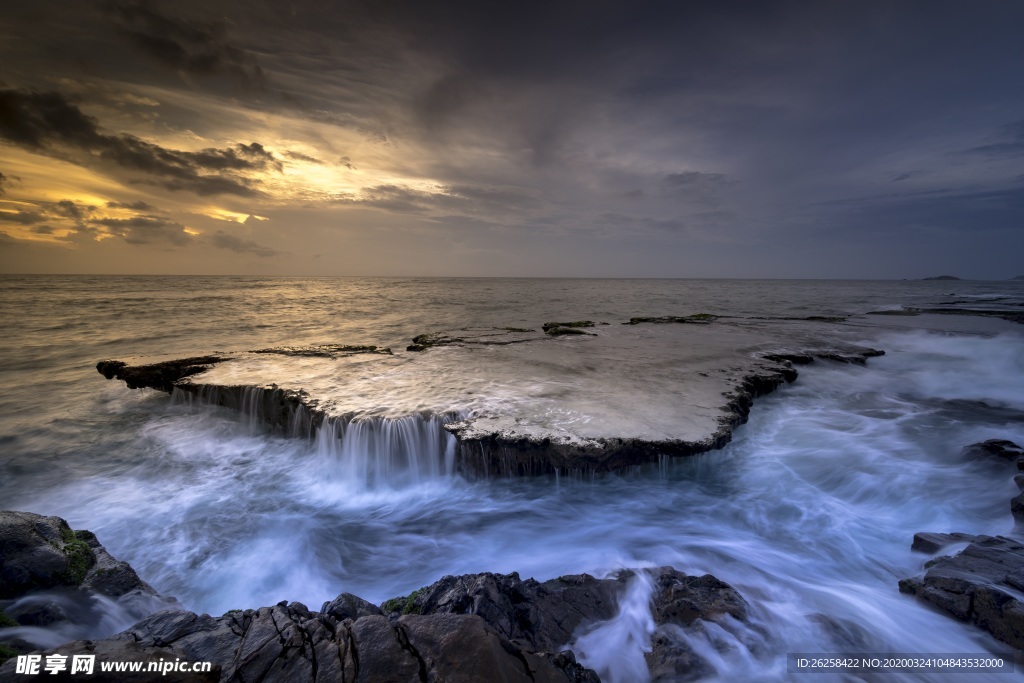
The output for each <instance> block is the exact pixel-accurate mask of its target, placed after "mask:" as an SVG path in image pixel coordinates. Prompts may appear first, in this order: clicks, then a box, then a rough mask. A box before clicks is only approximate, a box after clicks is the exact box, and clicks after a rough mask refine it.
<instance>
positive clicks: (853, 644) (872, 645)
mask: <svg viewBox="0 0 1024 683" xmlns="http://www.w3.org/2000/svg"><path fill="white" fill-rule="evenodd" d="M807 619H808V621H811V622H814V623H816V624H817V625H818V626H819V627H820V628H821V630H822V631H823V632H824V633H825V635H826V636H827V637H828V638H829V640H831V641H832V643H833V644H834V645H835V647H836V650H835V651H836V652H884V651H885V648H886V645H885V643H884V642H883V641H882V640H881V639H880V638H878V637H877V636H875V635H874V634H873V633H871V632H870V631H868V630H867V629H865V628H864V627H862V626H860V625H859V624H857V623H856V622H853V621H850V620H848V619H839V618H837V617H831V616H829V615H827V614H809V615H807Z"/></svg>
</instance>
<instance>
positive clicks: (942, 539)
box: [910, 531, 978, 554]
mask: <svg viewBox="0 0 1024 683" xmlns="http://www.w3.org/2000/svg"><path fill="white" fill-rule="evenodd" d="M977 538H978V537H977V536H974V535H973V534H960V533H952V534H937V533H931V532H927V531H919V532H918V533H916V534H914V542H913V543H912V544H911V545H910V549H911V550H914V551H916V552H919V553H929V554H931V553H937V552H939V551H940V550H942V549H943V548H946V547H949V546H951V545H955V544H957V543H967V542H970V541H974V540H976V539H977Z"/></svg>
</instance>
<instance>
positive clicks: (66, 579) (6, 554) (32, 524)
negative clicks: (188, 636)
mask: <svg viewBox="0 0 1024 683" xmlns="http://www.w3.org/2000/svg"><path fill="white" fill-rule="evenodd" d="M0 557H2V558H3V563H2V564H0V599H11V598H17V597H20V596H22V595H25V594H26V593H28V592H29V591H32V590H39V589H45V588H57V587H69V588H80V589H82V590H85V591H90V592H93V593H98V594H101V595H105V596H107V597H111V598H117V597H121V596H122V595H125V594H126V593H129V592H131V591H141V592H143V593H148V594H150V595H156V591H154V590H153V588H152V587H151V586H149V585H148V584H147V583H146V582H144V581H143V580H142V579H140V578H139V576H138V575H137V574H136V573H135V570H134V569H132V568H131V567H130V566H129V565H128V563H126V562H118V561H117V560H115V559H114V558H113V557H111V555H110V553H108V552H107V551H106V549H105V548H104V547H103V546H102V545H100V542H99V541H98V540H96V536H95V534H93V533H92V532H91V531H73V530H72V529H71V527H70V526H68V523H67V522H66V521H64V520H63V519H61V518H60V517H43V516H42V515H37V514H33V513H31V512H11V511H3V512H0Z"/></svg>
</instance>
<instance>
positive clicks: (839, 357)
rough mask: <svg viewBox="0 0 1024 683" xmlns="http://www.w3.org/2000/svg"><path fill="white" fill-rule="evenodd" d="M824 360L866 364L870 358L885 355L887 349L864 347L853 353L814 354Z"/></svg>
mask: <svg viewBox="0 0 1024 683" xmlns="http://www.w3.org/2000/svg"><path fill="white" fill-rule="evenodd" d="M814 355H815V356H817V357H818V358H821V359H823V360H833V361H836V362H838V363H853V364H855V365H866V364H867V359H868V358H875V357H876V356H884V355H885V351H882V350H881V349H863V350H861V351H855V352H852V353H835V352H822V353H816V354H814Z"/></svg>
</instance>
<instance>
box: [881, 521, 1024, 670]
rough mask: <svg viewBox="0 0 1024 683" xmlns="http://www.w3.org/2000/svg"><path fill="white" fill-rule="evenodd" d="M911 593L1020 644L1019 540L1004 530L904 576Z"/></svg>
mask: <svg viewBox="0 0 1024 683" xmlns="http://www.w3.org/2000/svg"><path fill="white" fill-rule="evenodd" d="M899 587H900V591H901V592H903V593H909V594H911V595H915V596H917V597H918V598H920V599H922V600H924V601H926V602H929V603H931V604H932V605H935V606H936V607H938V608H939V609H941V610H944V611H946V612H948V613H949V614H951V615H952V616H954V617H956V618H957V619H961V620H963V621H968V622H971V623H972V624H976V625H977V626H979V627H981V628H983V629H984V630H986V631H988V632H989V633H991V634H992V635H993V636H995V637H996V638H998V639H999V640H1001V641H1003V642H1004V643H1008V644H1009V645H1012V646H1013V647H1015V648H1017V649H1019V650H1024V602H1022V601H1021V600H1020V599H1019V596H1020V594H1021V591H1024V545H1022V544H1021V543H1019V542H1018V541H1015V540H1012V539H1009V538H1005V537H1003V536H981V537H979V538H977V540H975V541H973V542H972V543H971V544H970V545H968V546H967V547H966V548H965V549H964V550H963V551H962V552H960V553H958V554H957V555H955V556H953V557H940V558H938V559H937V560H934V561H933V562H932V563H931V564H930V566H928V568H927V569H926V570H925V572H924V575H923V576H921V577H915V578H910V579H903V580H902V581H900V583H899Z"/></svg>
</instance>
